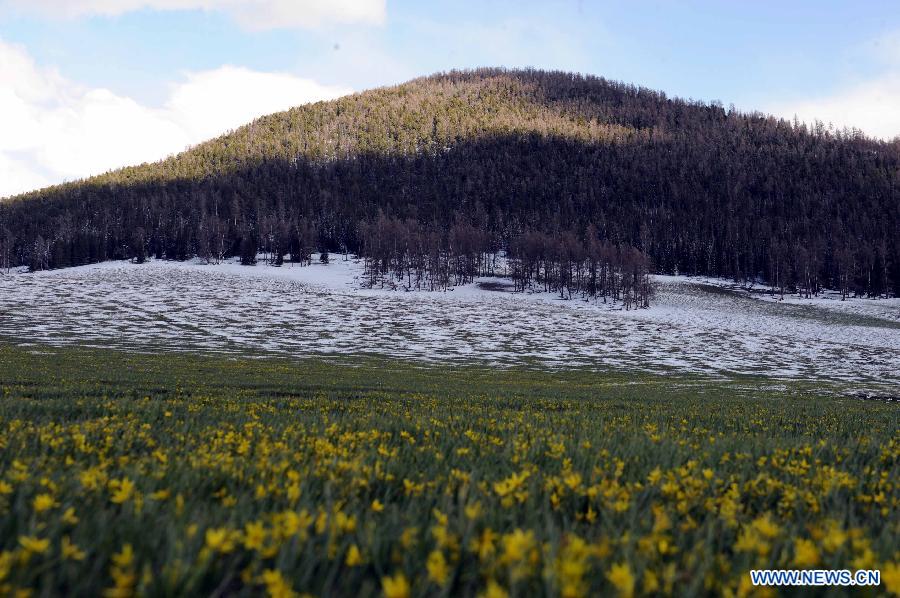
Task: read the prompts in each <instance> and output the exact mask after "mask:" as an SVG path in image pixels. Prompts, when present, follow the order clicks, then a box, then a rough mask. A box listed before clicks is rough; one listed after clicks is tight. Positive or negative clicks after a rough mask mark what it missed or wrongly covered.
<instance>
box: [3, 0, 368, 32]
mask: <svg viewBox="0 0 900 598" xmlns="http://www.w3.org/2000/svg"><path fill="white" fill-rule="evenodd" d="M385 2H386V0H0V6H3V5H6V6H10V7H12V8H16V9H18V10H21V11H27V12H32V13H33V12H38V13H40V14H42V15H46V16H51V17H63V18H75V17H81V16H91V15H102V16H117V15H121V14H125V13H128V12H133V11H136V10H142V9H152V10H168V11H171V10H206V11H222V12H224V13H226V14H228V15H229V16H231V17H232V18H233V19H235V20H236V21H237V22H238V23H239V24H241V25H242V26H244V27H247V28H250V29H285V28H295V27H301V28H311V27H319V26H321V25H324V24H328V23H371V24H381V23H383V22H384V19H385V13H386V6H385Z"/></svg>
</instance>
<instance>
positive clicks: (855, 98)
mask: <svg viewBox="0 0 900 598" xmlns="http://www.w3.org/2000/svg"><path fill="white" fill-rule="evenodd" d="M860 50H861V54H862V57H861V58H862V60H864V61H865V63H867V64H876V65H878V67H879V68H881V72H880V73H879V74H877V75H875V76H872V77H870V78H868V80H860V81H856V82H853V83H849V84H846V85H844V86H843V88H842V89H841V90H840V91H837V92H835V93H833V94H831V95H825V96H820V97H815V98H803V99H797V100H795V101H785V102H779V103H773V104H770V105H769V106H767V107H766V108H767V112H772V113H774V114H777V115H779V116H783V117H785V118H793V117H794V116H795V115H796V116H797V118H799V119H800V120H801V121H804V122H806V123H812V122H813V121H814V120H820V121H822V122H824V123H826V124H828V123H831V124H833V125H834V126H835V127H837V128H843V127H847V128H848V129H852V128H856V129H860V130H861V131H863V132H865V133H866V134H868V135H870V136H873V137H879V138H881V139H885V140H891V139H893V138H895V137H898V136H900V99H898V98H900V31H893V32H889V33H887V34H885V35H882V36H880V37H878V38H876V39H874V40H872V41H870V42H869V43H867V44H865V45H864V46H862V48H860Z"/></svg>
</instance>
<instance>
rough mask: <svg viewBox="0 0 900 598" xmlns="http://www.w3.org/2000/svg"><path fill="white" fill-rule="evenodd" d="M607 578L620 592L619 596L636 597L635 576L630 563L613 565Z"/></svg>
mask: <svg viewBox="0 0 900 598" xmlns="http://www.w3.org/2000/svg"><path fill="white" fill-rule="evenodd" d="M606 578H607V579H608V580H609V582H610V583H611V584H612V585H613V586H614V587H615V588H616V590H617V591H618V592H619V596H622V597H623V598H631V597H632V596H634V574H633V573H632V572H631V567H629V566H628V563H618V564H616V565H613V566H612V568H611V569H610V570H609V572H608V573H607V574H606Z"/></svg>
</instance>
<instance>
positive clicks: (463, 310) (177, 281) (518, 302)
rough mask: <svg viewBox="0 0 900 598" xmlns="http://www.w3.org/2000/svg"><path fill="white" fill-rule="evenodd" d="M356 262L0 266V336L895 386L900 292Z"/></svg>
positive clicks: (899, 370) (899, 377)
mask: <svg viewBox="0 0 900 598" xmlns="http://www.w3.org/2000/svg"><path fill="white" fill-rule="evenodd" d="M360 273H361V265H360V264H359V263H358V262H355V261H353V260H347V261H344V260H343V259H342V258H341V257H340V256H333V261H332V262H331V263H330V264H328V265H322V264H313V265H312V266H308V267H296V266H294V267H292V266H290V265H285V266H283V267H281V268H275V267H270V266H265V265H258V266H254V267H245V266H240V265H237V264H234V263H226V264H219V265H205V264H199V263H172V262H151V263H147V264H143V265H134V264H129V263H127V262H109V263H106V264H99V265H92V266H84V267H80V268H71V269H66V270H57V271H51V272H41V273H37V274H26V273H18V274H12V275H2V276H0V335H2V336H7V337H14V338H16V339H19V340H21V341H25V342H29V341H40V342H49V343H57V344H61V343H80V344H94V345H103V346H115V347H128V348H137V349H142V350H150V349H200V350H208V351H215V352H226V353H246V354H254V353H269V352H271V353H277V354H286V355H296V356H304V355H309V354H350V353H373V354H381V355H389V356H395V357H403V358H414V359H423V360H448V361H475V362H487V363H493V364H498V365H512V364H537V363H540V364H543V365H549V366H591V367H609V366H612V367H623V368H636V369H644V370H665V369H667V368H674V369H677V370H688V371H697V372H704V373H725V372H737V373H746V374H765V375H769V376H775V377H790V378H809V379H821V378H827V379H844V380H855V381H861V382H862V381H865V382H888V383H900V300H897V299H889V300H884V299H883V300H867V299H854V300H848V301H844V302H841V301H838V300H836V299H834V298H821V299H813V300H799V299H792V300H789V301H783V302H775V301H771V300H770V299H769V298H766V297H765V296H762V297H760V296H757V295H755V294H751V293H747V292H743V291H735V290H731V289H728V288H725V287H726V286H727V285H726V284H725V283H723V282H722V281H715V280H712V281H711V280H705V279H704V280H701V279H689V278H684V277H658V283H659V293H658V296H657V297H656V298H655V300H654V302H653V305H652V307H651V308H650V309H642V310H632V311H624V310H622V309H621V306H620V305H610V304H606V305H603V304H595V303H592V302H584V301H579V300H569V301H564V300H560V299H558V298H557V297H556V296H554V295H553V294H544V293H534V294H526V295H523V294H515V293H510V292H506V291H505V290H504V289H507V287H506V285H505V282H507V281H504V280H503V279H486V280H480V281H476V284H473V285H466V286H463V287H457V288H456V289H454V290H452V291H448V292H405V291H396V290H381V289H360V288H359V281H358V280H357V279H356V277H358V276H359V275H360Z"/></svg>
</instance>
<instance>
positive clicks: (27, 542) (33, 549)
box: [19, 536, 50, 554]
mask: <svg viewBox="0 0 900 598" xmlns="http://www.w3.org/2000/svg"><path fill="white" fill-rule="evenodd" d="M19 545H20V546H21V547H22V548H24V549H25V552H26V553H29V554H44V553H45V552H47V549H48V548H49V547H50V540H47V539H43V538H33V537H31V536H19Z"/></svg>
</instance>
